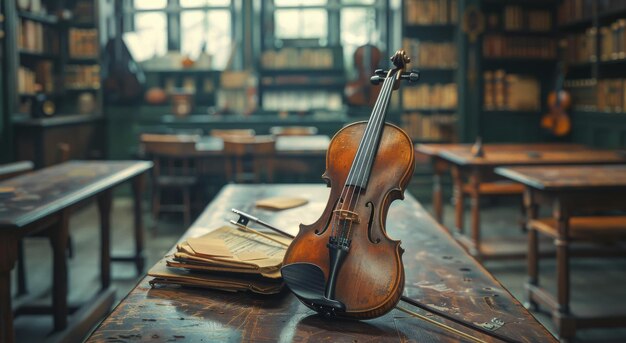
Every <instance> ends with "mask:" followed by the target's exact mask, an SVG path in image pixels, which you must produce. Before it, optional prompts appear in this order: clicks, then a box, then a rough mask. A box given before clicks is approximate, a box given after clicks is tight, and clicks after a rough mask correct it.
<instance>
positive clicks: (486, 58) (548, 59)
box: [483, 57, 557, 64]
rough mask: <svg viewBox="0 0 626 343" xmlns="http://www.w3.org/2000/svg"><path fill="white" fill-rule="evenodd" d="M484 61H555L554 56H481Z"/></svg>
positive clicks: (528, 62)
mask: <svg viewBox="0 0 626 343" xmlns="http://www.w3.org/2000/svg"><path fill="white" fill-rule="evenodd" d="M483 61H485V62H501V63H526V64H535V63H556V62H557V60H556V59H555V58H533V57H483Z"/></svg>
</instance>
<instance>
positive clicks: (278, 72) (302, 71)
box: [259, 68, 344, 76]
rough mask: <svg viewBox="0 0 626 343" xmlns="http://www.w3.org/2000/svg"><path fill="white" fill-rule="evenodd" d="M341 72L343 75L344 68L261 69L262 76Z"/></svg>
mask: <svg viewBox="0 0 626 343" xmlns="http://www.w3.org/2000/svg"><path fill="white" fill-rule="evenodd" d="M320 73H321V74H335V75H336V74H339V75H343V74H344V70H343V69H338V68H333V69H328V68H320V69H311V68H285V69H259V74H260V75H261V76H271V75H293V74H320Z"/></svg>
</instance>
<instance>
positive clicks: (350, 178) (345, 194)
mask: <svg viewBox="0 0 626 343" xmlns="http://www.w3.org/2000/svg"><path fill="white" fill-rule="evenodd" d="M385 87H386V84H383V88H385ZM387 88H388V87H387ZM380 107H381V101H377V102H376V104H375V105H374V109H373V111H372V112H373V117H374V116H377V115H378V113H379V110H380ZM372 120H373V118H370V122H371V121H372ZM372 130H373V125H368V126H366V129H365V131H364V132H363V138H362V139H361V143H360V144H359V148H358V149H357V152H356V154H355V159H354V161H353V167H355V168H354V169H352V168H351V169H350V173H349V174H348V178H347V180H346V183H345V184H344V188H343V190H342V192H341V198H340V199H343V200H342V203H341V209H340V210H341V211H343V210H344V207H345V206H348V209H350V207H351V202H352V196H350V200H349V201H347V202H346V200H347V198H348V194H349V193H350V191H349V190H350V186H349V183H350V182H351V181H352V182H353V181H354V170H356V169H358V166H359V165H360V164H361V163H362V162H361V161H362V159H363V157H362V151H363V149H364V146H365V145H366V142H367V141H368V140H369V137H370V136H371V131H372ZM354 189H355V187H354V185H352V193H354ZM346 203H347V204H346ZM335 221H336V222H337V226H339V225H338V222H339V216H336V220H335ZM335 221H334V222H333V228H334V227H335ZM343 229H344V230H341V231H340V232H339V230H340V228H339V227H338V229H337V231H338V236H341V237H345V225H344V228H343Z"/></svg>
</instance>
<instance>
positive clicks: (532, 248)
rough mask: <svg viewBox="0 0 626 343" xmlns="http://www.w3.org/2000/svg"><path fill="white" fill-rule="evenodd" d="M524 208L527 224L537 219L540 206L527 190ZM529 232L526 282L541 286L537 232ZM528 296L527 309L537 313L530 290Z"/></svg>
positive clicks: (529, 230)
mask: <svg viewBox="0 0 626 343" xmlns="http://www.w3.org/2000/svg"><path fill="white" fill-rule="evenodd" d="M524 207H525V209H526V223H525V225H528V222H529V221H530V220H533V219H536V218H537V215H538V211H537V210H538V206H537V204H536V203H535V202H534V201H533V197H532V193H531V191H530V190H528V189H526V191H525V192H524ZM526 230H528V256H527V263H528V280H527V281H526V282H527V283H528V284H529V285H531V286H538V285H539V241H538V234H537V231H536V230H534V229H531V228H528V227H527V228H526ZM527 291H528V294H527V295H526V297H527V301H526V308H528V309H529V310H531V311H535V310H536V309H537V303H536V302H534V301H533V300H532V297H531V295H530V290H529V288H527Z"/></svg>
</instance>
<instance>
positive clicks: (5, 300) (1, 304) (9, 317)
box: [0, 235, 17, 343]
mask: <svg viewBox="0 0 626 343" xmlns="http://www.w3.org/2000/svg"><path fill="white" fill-rule="evenodd" d="M16 248H17V238H16V237H15V236H13V235H2V236H0V343H12V342H15V331H14V329H13V310H12V309H11V269H13V266H14V265H15V260H16V259H17V251H16Z"/></svg>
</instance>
